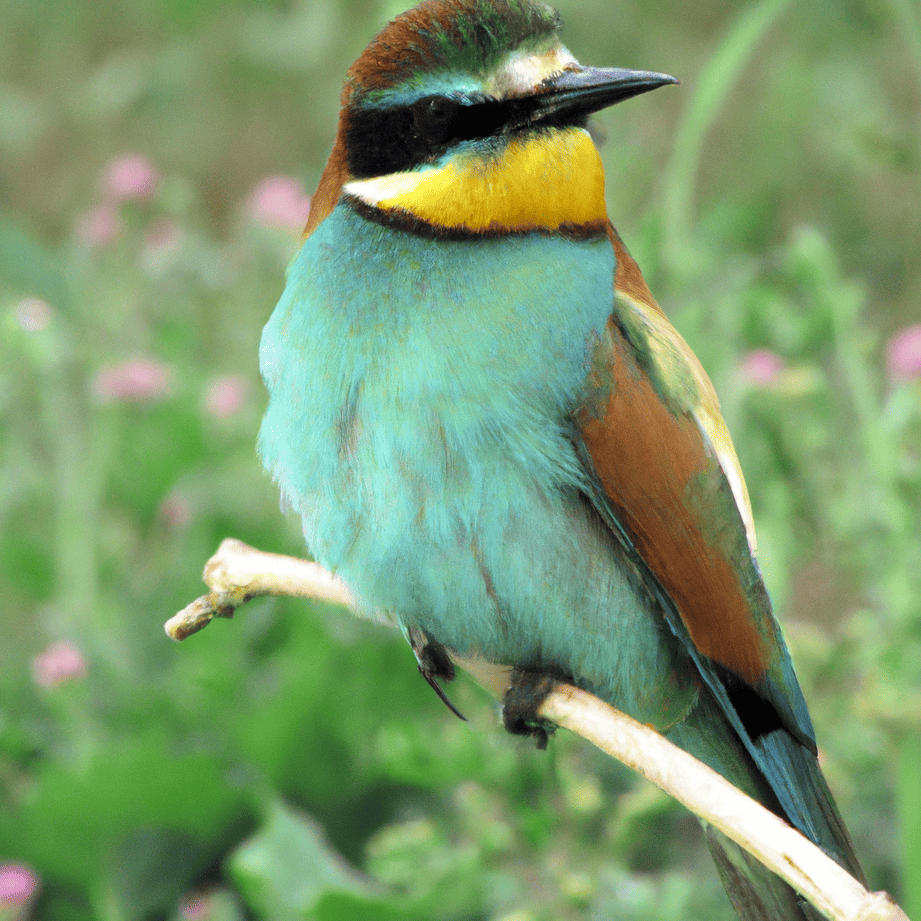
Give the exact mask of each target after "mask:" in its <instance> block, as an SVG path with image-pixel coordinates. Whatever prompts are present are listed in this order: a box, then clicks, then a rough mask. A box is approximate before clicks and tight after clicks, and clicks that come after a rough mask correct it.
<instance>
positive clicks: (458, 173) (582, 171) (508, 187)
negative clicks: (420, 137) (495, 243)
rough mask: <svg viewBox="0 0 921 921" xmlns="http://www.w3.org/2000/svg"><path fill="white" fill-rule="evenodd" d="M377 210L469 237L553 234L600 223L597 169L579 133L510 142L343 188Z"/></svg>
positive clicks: (590, 146) (592, 150)
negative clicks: (491, 233)
mask: <svg viewBox="0 0 921 921" xmlns="http://www.w3.org/2000/svg"><path fill="white" fill-rule="evenodd" d="M345 191H346V192H347V193H349V194H351V195H354V196H356V197H357V198H359V199H361V201H363V202H364V203H365V204H367V205H371V206H372V207H374V208H377V209H379V210H381V211H394V212H400V211H401V212H404V213H407V214H409V215H412V216H413V217H415V218H418V219H419V220H421V221H425V222H426V223H427V224H431V225H433V226H435V227H445V228H451V229H458V230H470V231H502V230H508V231H520V230H534V229H543V230H557V229H558V228H559V227H560V226H561V225H564V224H568V225H576V226H578V225H582V224H588V223H591V222H595V221H603V220H605V219H606V218H607V211H606V209H605V204H604V167H603V166H602V164H601V157H600V156H599V155H598V150H597V148H596V147H595V144H594V143H593V141H592V139H591V138H590V137H589V134H588V132H587V131H586V130H585V129H584V128H565V129H558V130H554V131H548V132H535V133H530V134H526V135H521V136H519V137H515V138H513V139H512V140H511V141H509V143H508V144H507V145H506V147H505V148H504V149H503V150H502V151H501V152H499V153H498V154H496V155H495V156H490V157H488V158H487V157H484V156H482V155H477V154H474V153H473V152H470V153H466V154H459V155H457V156H455V157H452V158H451V159H450V160H448V161H447V162H446V163H443V164H441V165H439V166H434V167H425V168H422V169H419V170H413V171H411V172H406V173H393V174H391V175H389V176H378V177H375V178H372V179H357V180H352V181H351V182H348V183H346V185H345Z"/></svg>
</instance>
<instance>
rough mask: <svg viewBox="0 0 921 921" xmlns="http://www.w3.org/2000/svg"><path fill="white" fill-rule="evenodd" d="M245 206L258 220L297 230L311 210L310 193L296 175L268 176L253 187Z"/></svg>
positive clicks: (269, 224)
mask: <svg viewBox="0 0 921 921" xmlns="http://www.w3.org/2000/svg"><path fill="white" fill-rule="evenodd" d="M247 209H248V210H249V213H250V215H251V216H252V217H253V218H254V220H256V221H257V222H258V223H259V224H264V225H265V226H266V227H281V228H282V229H283V230H292V231H296V232H300V231H301V230H303V229H304V224H305V223H306V222H307V216H308V215H309V214H310V197H309V196H308V195H306V194H305V193H304V187H303V186H302V185H301V183H300V182H299V181H298V180H297V179H294V178H293V177H291V176H269V177H268V178H266V179H263V180H262V182H260V183H259V185H257V186H256V188H255V189H254V190H253V193H252V195H250V197H249V203H248V205H247Z"/></svg>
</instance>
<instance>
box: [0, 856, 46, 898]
mask: <svg viewBox="0 0 921 921" xmlns="http://www.w3.org/2000/svg"><path fill="white" fill-rule="evenodd" d="M37 890H38V876H37V875H36V874H35V873H33V872H32V870H30V869H29V868H28V867H26V866H24V865H23V864H21V863H0V908H13V907H16V906H19V905H23V904H25V903H26V902H28V901H29V899H31V898H32V896H33V895H35V893H36V891H37Z"/></svg>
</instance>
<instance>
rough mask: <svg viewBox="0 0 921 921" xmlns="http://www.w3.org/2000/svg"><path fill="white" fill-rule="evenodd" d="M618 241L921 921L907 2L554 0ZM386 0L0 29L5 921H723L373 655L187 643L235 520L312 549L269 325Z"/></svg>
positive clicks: (857, 793) (643, 813)
mask: <svg viewBox="0 0 921 921" xmlns="http://www.w3.org/2000/svg"><path fill="white" fill-rule="evenodd" d="M559 7H560V9H561V12H562V13H563V16H564V18H565V20H566V23H567V28H566V32H565V36H564V37H565V40H566V42H567V44H568V46H569V47H570V48H571V49H572V50H573V52H574V53H575V54H576V56H577V57H578V58H579V59H580V60H582V61H584V62H587V63H592V64H596V65H608V66H615V65H616V66H624V67H635V68H643V69H653V70H663V71H667V72H669V73H672V74H675V75H676V76H678V77H679V78H680V79H681V86H680V87H677V88H667V89H663V90H660V91H659V92H658V93H655V94H653V95H652V96H649V97H644V98H642V99H640V100H635V101H632V102H629V103H627V104H625V105H622V106H617V107H616V108H615V109H614V110H611V111H609V112H606V113H604V114H603V115H602V116H601V117H600V118H599V119H598V126H599V129H600V131H601V132H602V133H603V134H604V135H605V136H606V145H605V148H604V156H605V160H606V165H607V173H608V201H609V210H610V212H611V215H612V218H613V220H614V223H615V224H616V225H617V226H618V228H619V229H620V231H621V233H622V235H623V236H624V238H625V240H626V242H627V244H628V246H629V247H630V248H631V250H632V251H633V254H634V255H635V256H636V257H637V259H638V261H639V263H640V265H641V266H642V267H643V269H644V272H645V274H646V277H647V280H648V281H649V283H650V285H651V287H652V289H653V291H654V292H655V293H656V295H657V297H658V298H659V300H660V302H661V303H662V305H663V306H664V308H665V309H666V311H667V312H668V313H669V315H670V316H671V318H672V319H673V321H674V323H675V324H676V325H677V327H678V328H679V330H680V331H681V332H682V333H683V335H684V336H685V337H686V338H687V339H688V341H689V342H690V343H691V345H692V346H693V348H694V349H695V351H696V352H697V354H698V355H699V356H700V358H701V359H702V361H703V363H704V365H705V366H706V367H707V369H708V370H709V371H710V373H711V375H712V377H713V379H714V382H715V383H716V386H717V389H718V391H719V392H720V395H721V398H722V400H723V404H724V409H725V413H726V416H727V419H728V422H729V425H730V428H731V430H732V432H733V435H734V438H735V440H736V444H737V447H738V451H739V454H740V456H741V459H742V464H743V467H744V469H745V472H746V476H747V478H748V483H749V487H750V490H751V494H752V501H753V505H754V510H755V517H756V521H757V524H758V529H759V539H760V559H761V562H762V566H763V569H764V572H765V577H766V580H767V582H768V585H769V587H770V589H771V592H772V595H773V598H774V600H775V602H776V606H777V609H778V614H779V617H780V619H781V621H782V623H783V624H784V628H785V631H786V634H787V638H788V641H789V644H790V646H791V648H792V651H793V657H794V660H795V662H796V665H797V670H798V672H799V675H800V679H801V682H802V684H803V686H804V690H805V693H806V697H807V699H808V700H809V702H810V706H811V708H812V713H813V718H814V721H815V723H816V727H817V731H818V735H819V743H820V746H821V750H822V760H823V765H824V769H825V771H826V774H827V776H828V779H829V781H830V783H831V786H832V788H833V789H834V790H835V791H836V795H837V798H838V801H839V803H840V805H841V807H842V810H843V812H844V814H845V816H846V818H847V821H848V824H849V826H850V828H851V831H852V833H853V836H854V839H855V842H856V846H857V851H858V853H859V854H860V855H861V857H862V860H863V862H864V865H865V867H866V869H867V872H868V875H869V877H870V880H871V883H872V885H873V886H874V887H875V888H884V889H887V890H888V891H889V892H891V893H892V894H893V895H894V896H895V897H896V898H897V899H898V900H899V901H900V902H901V903H902V904H903V906H904V907H905V908H906V910H907V911H908V913H909V915H912V916H913V917H915V918H921V716H919V714H921V539H919V509H921V309H919V306H921V9H919V6H918V2H917V0H883V2H877V3H872V2H868V3H861V2H859V0H835V2H812V3H804V2H799V3H796V2H790V0H761V2H758V3H752V4H749V3H745V4H742V3H731V2H726V0H704V2H701V0H669V2H667V3H666V2H664V0H642V2H641V0H622V2H620V3H617V4H612V3H606V2H601V0H560V2H559ZM402 9H403V5H401V4H397V3H392V2H381V3H373V2H368V0H161V2H156V0H136V2H125V0H123V2H117V0H100V2H97V3H86V2H84V0H57V2H55V3H54V4H48V3H44V2H38V0H15V2H13V0H10V2H5V3H2V4H0V10H2V12H0V17H2V28H0V207H2V214H0V431H2V439H0V631H2V638H0V918H2V919H27V918H31V919H48V921H83V919H102V921H128V919H151V921H152V919H213V921H236V919H270V921H274V919H279V921H287V919H300V918H309V919H319V921H332V919H378V918H380V919H400V921H414V919H437V921H442V919H445V921H447V919H452V921H453V919H457V921H461V919H465V921H467V919H469V921H551V919H553V921H559V919H561V921H576V919H602V918H605V919H608V918H617V919H625V921H633V919H636V921H641V919H650V921H652V919H656V921H671V919H674V921H678V919H716V921H729V919H730V918H732V917H733V915H732V913H731V910H730V908H729V904H728V902H727V901H726V899H725V896H724V895H723V894H722V890H721V888H720V886H719V883H718V882H717V878H716V873H715V871H714V870H713V867H712V865H711V862H710V858H709V855H708V853H707V852H706V848H705V846H704V845H703V843H702V839H701V834H700V830H699V826H698V825H697V823H696V822H695V821H694V820H693V819H692V818H690V817H689V816H688V815H687V814H686V813H685V812H684V811H683V810H682V809H681V807H679V806H677V805H675V804H674V803H672V802H671V801H669V800H668V799H667V798H666V797H665V796H664V795H663V794H660V793H659V792H658V791H656V790H655V789H652V788H651V787H650V786H649V785H648V784H645V783H641V782H639V781H637V780H636V779H635V778H634V777H633V776H632V775H631V774H630V773H629V772H628V771H627V770H626V769H624V768H621V767H620V766H619V765H617V764H613V763H611V762H610V761H608V760H607V759H605V758H604V757H602V756H601V755H598V754H596V753H595V752H594V751H593V750H591V749H590V747H589V746H588V745H587V744H586V743H583V742H582V741H581V740H580V739H578V738H575V737H567V736H565V735H563V734H560V735H558V737H557V738H556V739H554V741H553V742H552V743H551V746H550V750H549V752H546V753H540V752H536V751H534V750H532V748H531V747H529V746H528V745H527V744H525V743H521V742H519V741H516V740H513V739H512V738H510V737H508V736H506V735H505V734H504V733H503V732H502V731H501V729H500V728H499V722H498V720H497V717H496V711H495V708H494V706H493V704H492V703H491V702H490V701H489V700H488V699H487V698H486V697H485V696H483V695H482V694H481V692H480V691H479V690H478V689H477V688H476V687H475V686H473V685H472V684H471V683H469V682H468V681H466V679H462V680H461V681H459V682H458V683H457V685H458V686H457V687H456V689H455V688H452V696H453V697H454V699H455V701H456V703H457V704H458V705H459V707H460V709H461V710H462V711H463V712H465V713H466V714H467V715H468V717H470V723H469V724H462V723H460V722H459V721H458V720H456V719H455V718H454V717H453V716H451V714H450V713H448V712H447V710H446V709H445V708H444V707H443V706H442V705H441V703H440V702H439V701H438V700H437V699H436V697H435V695H434V694H432V693H431V691H430V690H429V688H428V687H427V686H426V685H425V683H424V682H423V681H421V680H420V678H419V676H418V674H417V672H416V668H415V664H414V660H413V658H412V654H411V652H410V650H409V649H408V648H407V647H406V646H405V644H404V643H403V642H402V641H401V640H400V639H399V638H398V637H396V636H394V635H393V634H391V633H389V632H387V631H385V630H383V629H381V628H377V627H373V626H370V625H368V624H364V623H361V622H359V621H357V620H356V619H354V618H353V617H351V616H350V615H349V614H347V613H346V612H344V611H342V610H338V609H335V608H332V607H324V606H320V605H316V606H311V605H310V604H307V603H304V602H300V601H292V600H262V601H258V602H254V603H252V604H250V605H248V606H247V607H246V608H244V609H243V610H241V611H240V613H239V614H238V615H237V617H236V618H235V619H234V620H233V621H220V622H218V623H216V624H215V625H213V626H212V627H211V628H210V629H208V630H207V631H205V632H204V633H202V634H199V635H196V636H195V637H194V638H192V639H190V640H188V641H187V642H185V643H183V644H181V645H177V644H174V643H171V642H170V641H169V640H167V639H166V637H165V636H164V634H163V630H162V623H163V622H164V621H165V620H166V619H167V618H168V617H170V616H171V615H172V614H173V613H174V612H175V611H176V610H178V609H179V608H181V607H183V606H184V605H185V604H187V603H188V602H189V601H191V600H192V599H193V598H194V597H196V596H197V595H199V594H201V593H202V591H203V590H204V589H203V585H202V582H201V569H202V566H203V565H204V563H205V561H206V560H207V558H208V557H209V556H210V555H211V553H212V552H213V551H214V549H215V548H216V547H217V544H218V543H219V541H220V540H221V539H222V538H224V537H226V536H234V537H237V538H240V539H242V540H245V541H247V542H249V543H252V544H254V545H256V546H258V547H260V548H262V549H266V550H272V551H278V552H286V553H291V554H296V555H297V554H302V552H303V548H302V543H301V539H300V534H299V529H298V526H297V524H296V523H295V522H294V521H292V520H290V519H286V518H285V517H284V516H283V515H282V513H281V512H280V511H279V507H278V498H277V493H276V489H275V487H274V485H273V484H272V483H271V482H270V480H269V479H268V478H267V477H266V476H265V475H264V474H263V472H262V470H261V468H260V465H259V462H258V459H257V457H256V454H255V447H254V445H255V438H256V432H257V429H258V425H259V421H260V417H261V413H262V410H263V408H264V405H265V394H264V392H263V389H262V386H261V383H260V380H259V375H258V368H257V351H258V343H259V335H260V330H261V327H262V325H263V324H264V323H265V321H266V319H267V318H268V316H269V313H270V311H271V309H272V307H273V305H274V303H275V301H276V299H277V297H278V295H279V294H280V292H281V290H282V286H283V281H284V269H285V266H286V264H287V262H288V260H289V259H290V258H291V257H292V256H293V255H294V253H295V251H296V249H297V245H298V237H299V233H300V230H301V228H302V226H303V223H304V220H305V218H306V215H307V211H308V209H309V197H308V193H309V192H310V191H311V190H312V189H313V188H314V187H315V185H316V182H317V180H318V178H319V175H320V172H321V170H322V167H323V163H324V160H325V157H326V154H327V152H328V150H329V147H330V145H331V142H332V137H333V133H334V130H335V123H336V117H337V109H338V93H339V89H340V86H341V81H342V77H343V75H344V73H345V70H346V68H347V66H348V65H349V64H350V63H351V61H352V60H353V59H354V58H355V57H356V56H357V55H358V54H359V53H360V52H361V50H362V49H363V47H364V46H365V45H366V44H367V42H368V40H369V39H370V37H371V36H372V35H373V34H374V32H375V31H376V30H377V29H378V28H379V27H380V26H381V25H382V24H383V23H384V22H385V21H386V20H387V19H388V18H390V17H391V16H392V15H394V14H396V13H397V12H400V11H401V10H402Z"/></svg>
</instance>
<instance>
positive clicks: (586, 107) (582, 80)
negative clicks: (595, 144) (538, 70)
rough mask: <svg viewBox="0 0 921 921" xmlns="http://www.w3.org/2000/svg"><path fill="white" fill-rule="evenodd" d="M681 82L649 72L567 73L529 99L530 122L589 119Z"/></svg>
mask: <svg viewBox="0 0 921 921" xmlns="http://www.w3.org/2000/svg"><path fill="white" fill-rule="evenodd" d="M677 82H678V81H677V80H676V79H675V78H674V77H670V76H669V75H668V74H657V73H653V72H652V71H648V70H622V69H620V68H602V67H580V68H579V69H578V70H567V71H564V72H563V73H561V74H559V75H558V76H556V77H552V78H551V79H550V80H548V81H547V82H546V83H544V84H543V85H542V86H541V87H540V88H539V89H538V90H537V91H536V93H535V94H534V95H533V96H529V97H527V98H528V102H529V106H528V108H530V110H531V111H530V119H529V121H531V122H540V121H553V120H554V118H555V117H560V116H563V117H566V118H579V117H584V116H588V115H591V114H592V113H593V112H598V111H599V110H601V109H606V108H607V107H608V106H613V105H615V104H616V103H618V102H623V101H624V100H625V99H630V98H631V97H632V96H639V95H640V93H648V92H649V91H650V90H654V89H658V87H660V86H666V85H667V84H669V83H677Z"/></svg>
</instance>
